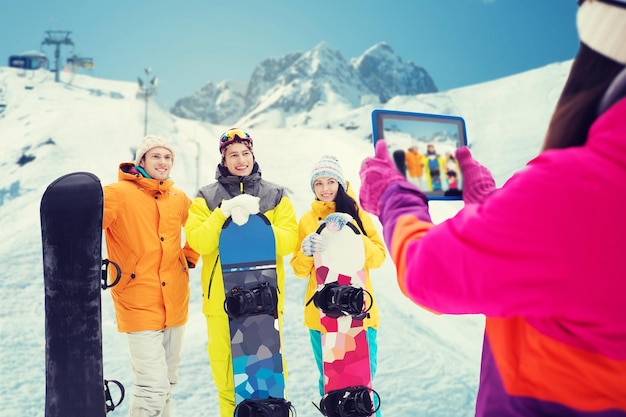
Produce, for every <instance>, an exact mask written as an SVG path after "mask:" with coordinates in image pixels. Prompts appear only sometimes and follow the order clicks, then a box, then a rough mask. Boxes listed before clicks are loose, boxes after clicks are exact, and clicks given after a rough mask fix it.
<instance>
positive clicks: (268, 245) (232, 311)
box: [219, 214, 285, 404]
mask: <svg viewBox="0 0 626 417" xmlns="http://www.w3.org/2000/svg"><path fill="white" fill-rule="evenodd" d="M219 245H220V261H221V265H222V274H223V277H224V291H225V293H226V302H225V304H224V308H225V309H226V312H227V313H228V316H229V326H230V338H231V347H232V362H233V374H234V381H235V404H239V403H241V402H242V401H244V400H246V399H251V398H262V399H264V398H270V397H272V398H284V396H285V379H284V374H283V361H282V353H281V346H280V333H279V328H278V312H277V281H276V245H275V239H274V232H273V230H272V227H271V225H270V222H269V220H268V219H267V218H266V217H265V216H264V215H263V214H256V215H251V216H250V218H249V219H248V222H247V223H246V224H244V225H243V226H238V225H237V224H235V223H234V222H232V221H231V219H230V218H229V219H228V220H227V221H226V223H224V227H223V229H222V232H221V235H220V243H219Z"/></svg>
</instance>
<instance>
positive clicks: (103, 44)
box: [0, 0, 578, 107]
mask: <svg viewBox="0 0 626 417" xmlns="http://www.w3.org/2000/svg"><path fill="white" fill-rule="evenodd" d="M576 8H577V6H576V1H575V0H385V1H382V0H334V1H333V0H316V1H300V0H265V1H263V0H256V1H255V0H232V1H215V0H177V1H171V0H168V1H166V0H151V1H149V0H130V1H128V0H108V1H98V2H95V1H85V0H0V59H1V60H2V61H0V65H3V66H6V65H8V64H7V62H8V57H9V55H12V54H18V53H21V52H25V51H28V50H33V49H35V50H38V49H40V48H41V46H40V45H41V42H42V41H43V39H44V38H45V36H46V34H45V31H47V30H68V31H71V34H70V38H71V39H72V41H73V42H74V47H73V49H72V48H71V47H68V46H62V47H61V61H62V62H63V63H64V62H65V59H66V58H67V57H68V56H69V55H71V54H74V53H76V54H78V55H80V56H83V57H90V58H93V59H94V62H95V65H96V66H95V68H94V70H92V71H91V72H90V73H92V74H93V75H94V76H96V77H101V78H107V79H114V80H123V81H135V80H136V79H137V77H138V76H141V77H142V78H144V79H145V73H144V69H145V68H146V67H151V68H152V75H156V76H157V77H158V78H159V88H158V97H157V101H158V102H159V103H160V104H162V105H164V106H167V107H169V106H171V105H173V104H174V102H175V100H176V99H178V98H181V97H183V96H187V95H190V94H192V93H194V92H195V91H197V90H198V89H199V88H200V87H201V86H202V85H203V84H204V83H206V82H207V81H214V82H220V81H223V80H226V79H229V80H236V81H248V79H249V77H250V75H251V74H252V72H253V71H254V68H255V67H256V65H258V64H259V63H260V62H261V61H262V60H264V59H266V58H270V57H278V56H282V55H285V54H287V53H290V52H305V51H308V50H310V49H312V48H313V47H314V46H315V45H317V44H318V43H320V42H322V41H325V42H327V43H328V44H329V45H330V46H331V47H332V48H334V49H336V50H338V51H339V52H341V54H342V55H343V56H344V58H346V59H347V60H349V59H351V58H355V57H358V56H359V55H361V54H362V53H363V52H364V51H365V50H367V49H368V48H369V47H371V46H372V45H374V44H376V43H378V42H382V41H384V42H387V43H388V44H389V45H390V46H391V47H392V48H393V49H394V51H395V52H396V54H397V55H399V56H401V57H402V58H403V59H404V60H407V61H413V62H414V63H415V64H417V65H419V66H422V67H423V68H425V69H426V71H428V73H429V74H430V75H431V77H432V78H433V79H434V81H435V84H436V85H437V87H438V88H439V90H442V91H443V90H448V89H451V88H457V87H462V86H467V85H471V84H477V83H480V82H484V81H489V80H493V79H496V78H500V77H504V76H508V75H512V74H516V73H519V72H523V71H526V70H530V69H534V68H538V67H541V66H544V65H547V64H550V63H553V62H561V61H565V60H569V59H572V58H573V57H574V55H575V53H576V50H577V47H578V40H577V34H576V26H575V15H576ZM43 51H44V52H46V53H47V54H48V57H49V58H50V65H51V67H52V66H53V65H54V48H53V47H51V46H44V47H43Z"/></svg>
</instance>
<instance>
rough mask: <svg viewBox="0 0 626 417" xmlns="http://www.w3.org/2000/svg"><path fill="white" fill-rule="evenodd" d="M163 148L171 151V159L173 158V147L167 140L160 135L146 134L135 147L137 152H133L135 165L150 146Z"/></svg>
mask: <svg viewBox="0 0 626 417" xmlns="http://www.w3.org/2000/svg"><path fill="white" fill-rule="evenodd" d="M158 147H161V148H165V149H167V150H168V151H170V152H171V153H172V161H173V160H174V149H172V147H171V146H170V144H169V143H167V141H166V140H165V139H164V138H162V137H161V136H157V135H148V136H146V137H145V138H143V139H142V140H141V143H140V144H139V146H138V147H137V152H136V153H135V165H139V162H140V161H141V158H143V156H144V155H145V154H146V153H147V152H148V151H149V150H150V149H152V148H158Z"/></svg>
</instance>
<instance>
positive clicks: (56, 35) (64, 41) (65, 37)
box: [41, 30, 74, 83]
mask: <svg viewBox="0 0 626 417" xmlns="http://www.w3.org/2000/svg"><path fill="white" fill-rule="evenodd" d="M46 33H47V34H48V37H47V38H46V39H44V40H43V42H42V43H41V45H54V46H55V49H54V58H55V64H54V66H55V70H54V81H55V82H57V83H58V82H59V71H60V68H59V67H60V65H61V59H60V56H61V45H71V46H74V42H72V40H71V39H70V33H72V32H70V31H67V30H47V31H46Z"/></svg>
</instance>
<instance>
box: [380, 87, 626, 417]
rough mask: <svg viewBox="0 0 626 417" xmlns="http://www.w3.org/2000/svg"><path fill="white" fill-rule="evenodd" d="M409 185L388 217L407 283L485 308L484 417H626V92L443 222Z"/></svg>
mask: <svg viewBox="0 0 626 417" xmlns="http://www.w3.org/2000/svg"><path fill="white" fill-rule="evenodd" d="M407 189H408V185H406V184H405V183H396V184H393V185H392V186H390V187H389V188H388V189H387V190H386V192H385V194H384V195H383V196H382V198H381V214H380V220H381V223H382V224H383V231H384V237H385V241H386V243H387V247H388V248H389V249H390V253H391V256H392V258H393V260H394V262H395V264H396V266H397V270H398V283H399V285H400V287H401V289H402V291H403V292H404V293H405V295H406V296H407V297H409V298H410V299H412V300H413V301H414V302H416V303H418V304H420V305H421V306H423V307H425V308H427V309H429V310H432V311H435V312H438V313H443V314H484V315H485V316H486V327H485V340H484V346H483V357H482V364H481V375H480V387H479V392H478V398H477V404H476V415H477V416H480V417H487V416H488V417H492V416H493V417H507V416H515V417H518V416H519V417H522V416H523V417H529V416H572V417H575V416H581V417H582V416H585V417H591V416H593V417H609V416H610V417H617V416H621V417H623V416H626V240H625V239H626V99H623V100H621V101H619V102H618V103H616V104H615V105H613V106H612V107H611V108H610V109H609V110H608V111H607V112H606V113H604V114H603V115H602V116H601V117H600V118H598V119H597V120H596V122H595V123H594V124H593V126H592V127H591V129H590V132H589V138H588V141H587V143H586V144H585V145H584V146H582V147H574V148H568V149H561V150H549V151H545V152H543V153H542V154H540V155H539V156H538V157H536V158H535V159H533V160H532V161H530V162H529V163H528V165H527V166H526V167H525V168H524V169H523V170H521V171H520V172H518V173H516V174H515V175H514V176H513V177H512V178H511V179H510V180H509V181H508V182H507V183H506V184H505V185H504V186H503V187H502V188H500V189H498V190H496V191H494V192H493V193H492V194H491V195H490V196H489V197H488V198H487V199H486V200H485V201H484V202H483V204H482V205H466V206H465V207H464V208H463V209H462V210H461V211H460V212H459V213H458V214H457V215H456V216H455V217H453V218H452V219H449V220H447V221H445V222H443V223H441V224H439V225H437V226H433V225H432V224H431V223H428V222H425V221H422V220H420V219H419V218H420V217H421V218H426V217H425V216H424V215H421V216H419V215H420V211H421V213H423V210H424V204H423V202H421V200H420V198H419V196H417V195H415V194H413V193H411V192H410V191H407Z"/></svg>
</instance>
